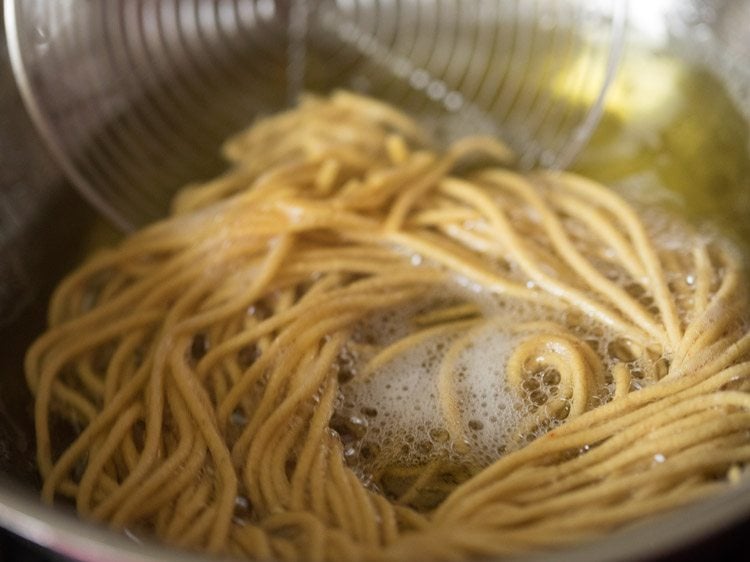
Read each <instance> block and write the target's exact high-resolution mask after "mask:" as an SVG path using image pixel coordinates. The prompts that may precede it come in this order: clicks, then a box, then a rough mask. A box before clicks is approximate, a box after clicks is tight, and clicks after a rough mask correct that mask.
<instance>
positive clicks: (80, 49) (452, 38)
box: [5, 0, 626, 229]
mask: <svg viewBox="0 0 750 562" xmlns="http://www.w3.org/2000/svg"><path fill="white" fill-rule="evenodd" d="M625 1H626V0H622V1H617V0H613V1H610V2H585V1H581V0H579V1H565V2H563V1H560V0H538V1H536V0H307V1H305V0H298V1H294V0H89V1H85V2H84V1H81V0H15V1H13V0H8V1H6V2H5V23H6V33H7V37H8V42H9V48H10V52H11V57H12V60H13V65H14V70H15V72H16V76H17V79H18V82H19V85H20V88H21V90H22V93H23V96H24V98H25V101H26V104H27V106H28V108H29V110H30V113H31V115H32V118H33V119H34V121H35V122H36V124H37V126H38V128H39V129H40V131H41V134H42V136H43V137H44V139H45V141H46V142H47V143H48V145H49V146H50V148H51V150H52V152H53V153H54V154H55V156H56V157H57V159H58V160H59V162H60V163H61V164H62V166H63V167H64V168H65V170H66V172H67V174H68V176H69V177H70V178H71V180H72V181H73V183H74V184H75V185H76V186H77V187H78V188H79V189H81V190H82V192H83V193H84V194H85V195H86V196H87V197H88V198H89V199H90V200H91V201H92V202H94V203H95V204H96V205H97V206H98V208H99V209H100V210H101V211H102V212H103V213H104V214H106V215H107V216H108V217H109V218H110V219H112V220H113V221H114V222H115V223H116V224H118V225H119V226H120V227H122V228H125V229H129V228H133V227H137V226H139V225H142V224H144V223H146V222H149V221H151V220H153V219H155V218H158V217H159V216H161V215H163V214H164V213H165V212H166V210H167V209H168V205H169V200H170V198H171V196H172V194H173V193H174V191H175V190H176V189H178V188H179V187H180V186H181V185H183V184H184V183H185V182H187V181H190V180H192V179H196V178H202V177H208V176H209V175H211V174H214V173H216V172H217V171H218V170H219V169H221V166H222V163H221V162H220V161H219V158H218V156H217V154H218V151H217V147H218V145H219V144H220V142H221V141H222V140H223V139H224V138H226V137H227V136H228V135H230V134H231V133H233V132H235V131H237V130H239V129H241V128H243V127H244V126H246V125H247V124H249V123H250V122H251V121H252V120H253V119H254V118H256V117H258V116H260V115H265V114H269V113H272V112H274V111H278V110H280V109H283V108H284V107H286V106H288V105H289V104H291V103H292V102H293V101H294V100H295V99H296V97H297V96H298V94H299V93H300V92H302V91H313V92H327V91H330V90H332V89H335V88H349V89H353V90H356V91H361V92H364V93H368V94H370V95H374V96H377V97H379V98H381V99H383V100H385V101H387V102H390V103H393V104H394V105H396V106H398V107H401V108H403V109H405V110H407V111H409V112H410V113H412V114H414V115H416V116H417V117H418V118H420V119H421V120H422V121H423V122H424V123H425V124H426V125H427V126H428V127H430V128H432V129H434V130H435V132H436V133H437V134H438V135H439V138H444V139H446V140H449V139H450V138H452V137H456V136H460V135H462V134H466V133H477V132H479V133H490V134H498V135H500V136H501V137H503V138H504V139H505V140H506V141H507V142H509V143H510V144H511V145H512V146H513V147H514V148H516V149H517V150H518V151H519V153H520V154H521V155H522V162H523V163H524V164H525V165H527V166H531V165H542V166H549V167H564V166H566V165H567V164H569V163H570V161H571V160H572V159H573V158H574V156H575V154H576V153H577V152H578V151H579V150H580V148H581V147H582V146H583V144H584V143H585V142H586V140H587V139H588V137H589V135H590V133H591V131H592V130H593V128H594V126H595V125H596V121H597V119H598V116H599V113H600V111H601V102H602V99H603V96H604V94H605V92H606V89H607V85H608V84H609V82H610V81H611V79H612V76H613V74H614V72H615V69H616V66H617V61H618V56H619V51H620V47H621V45H622V42H623V35H624V29H625V21H626V6H625Z"/></svg>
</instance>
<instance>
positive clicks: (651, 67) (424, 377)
mask: <svg viewBox="0 0 750 562" xmlns="http://www.w3.org/2000/svg"><path fill="white" fill-rule="evenodd" d="M569 101H570V103H571V104H588V103H590V102H591V100H589V99H584V98H578V99H574V100H569ZM749 147H750V134H749V132H748V126H747V123H746V120H745V118H744V116H743V115H742V114H741V113H740V112H739V111H738V110H737V108H736V107H735V105H734V103H733V101H732V100H731V99H730V96H729V94H728V93H727V91H726V90H725V89H724V88H723V86H722V85H721V83H720V82H719V81H718V80H717V79H716V78H714V77H713V76H712V75H711V74H710V73H709V72H707V71H705V70H702V69H699V68H695V67H691V66H689V65H687V64H685V63H684V62H681V61H680V60H678V59H676V58H674V57H671V56H668V55H659V54H654V53H648V52H643V51H638V50H634V51H631V52H629V53H627V54H626V56H625V58H624V60H623V63H622V67H621V69H620V73H619V75H618V77H617V79H616V81H615V82H614V84H613V86H612V90H611V92H610V95H609V97H608V98H607V103H606V106H605V109H604V113H603V116H602V119H601V122H600V124H599V126H598V128H597V130H596V131H595V133H594V135H593V137H592V139H591V140H590V142H589V144H588V145H587V147H586V149H585V150H584V151H583V152H582V153H581V155H580V156H579V158H578V159H577V161H576V163H575V165H574V166H573V170H574V171H575V172H578V173H581V174H582V175H585V176H588V177H591V178H593V179H595V180H598V181H600V182H602V183H605V184H608V185H611V186H612V187H613V188H614V189H616V190H618V191H620V192H622V193H623V194H624V195H625V196H626V198H628V199H629V200H631V201H633V202H634V203H635V204H636V205H637V206H638V207H640V208H643V209H646V211H645V215H648V216H645V217H644V220H646V222H647V223H651V224H650V227H651V228H653V229H655V230H659V229H662V230H665V231H667V232H666V234H664V233H662V234H661V235H660V236H662V237H665V236H666V237H670V235H669V232H668V231H669V230H670V228H666V227H665V228H662V227H664V225H662V226H659V225H658V224H657V223H658V221H659V220H660V219H658V216H659V215H660V212H656V213H654V214H651V213H650V212H649V211H648V208H650V207H656V208H658V209H665V208H666V209H667V211H668V212H669V213H673V214H675V215H677V216H683V217H686V218H687V219H688V220H690V221H691V222H692V223H694V224H695V225H698V228H699V229H702V230H703V231H704V232H705V233H714V232H716V231H720V232H721V233H722V234H723V235H724V236H727V237H729V238H730V239H732V240H734V241H735V242H736V244H737V245H738V246H739V247H740V248H741V249H742V250H744V251H745V253H747V252H748V251H750V222H748V221H747V217H750V156H749ZM649 217H650V218H649ZM667 227H668V224H667ZM678 231H679V229H678ZM707 235H708V237H709V238H711V237H712V236H713V235H712V234H707ZM704 236H705V234H704ZM704 239H705V238H704ZM662 242H665V241H664V240H662ZM665 243H667V244H674V243H680V241H679V240H668V241H666V242H665ZM682 243H684V241H683V242H682ZM636 296H637V295H636ZM644 304H647V303H644ZM495 312H497V311H495ZM399 314H400V317H394V318H390V319H385V320H381V326H380V330H381V331H380V332H379V333H380V334H381V335H380V336H378V337H381V338H382V334H383V333H384V332H385V333H389V334H390V335H387V336H386V339H385V340H383V339H381V340H380V341H377V340H378V337H375V338H374V339H373V338H371V341H370V343H375V344H379V345H381V346H382V345H385V344H387V343H388V341H389V340H393V339H394V338H396V337H398V336H399V333H400V335H401V336H403V330H404V325H405V324H408V322H406V320H408V319H406V318H404V317H403V316H404V314H405V313H404V311H401V312H400V313H399ZM482 314H485V315H487V314H488V312H487V309H486V307H485V308H484V310H483V312H482ZM397 316H399V315H397ZM522 316H523V315H522ZM370 329H372V326H370ZM376 331H377V330H376ZM579 335H580V337H581V338H582V339H584V340H585V341H587V343H588V345H590V346H592V347H593V348H594V349H595V351H597V353H598V354H599V356H600V357H602V358H603V359H604V360H605V363H611V361H613V360H620V361H625V362H627V363H628V364H629V365H630V366H631V368H632V369H633V380H632V382H631V391H633V390H638V389H640V388H641V387H642V385H643V384H645V383H644V382H643V381H641V380H640V379H639V374H640V373H641V371H640V368H639V364H638V361H639V359H638V357H636V356H635V355H633V352H632V348H630V347H629V346H628V342H623V341H621V340H618V339H617V338H611V337H609V336H608V335H607V334H602V333H601V332H598V333H597V331H596V329H595V328H592V327H591V326H588V327H587V326H583V327H581V329H580V334H579ZM495 336H496V337H495V339H494V340H488V341H478V342H477V343H476V344H475V346H474V353H473V358H472V359H471V360H470V361H469V363H470V365H471V367H470V369H469V370H468V371H469V372H472V371H473V372H474V373H475V374H476V373H479V372H481V373H483V375H481V376H479V377H478V378H476V380H475V381H473V382H472V381H471V375H470V376H468V377H467V376H466V374H464V376H463V379H464V380H463V381H462V382H463V383H464V385H465V386H464V388H463V390H459V391H458V392H459V394H461V395H460V396H459V397H458V398H459V400H461V401H463V403H464V413H466V414H467V415H466V417H465V419H464V423H465V429H466V439H467V442H468V444H469V450H470V452H469V454H467V453H466V451H465V450H461V451H459V450H457V449H456V448H455V444H453V443H452V442H451V439H450V436H449V434H448V432H447V430H446V427H445V425H444V424H443V423H442V422H441V419H440V413H439V406H438V404H437V402H438V399H437V397H436V394H435V392H436V391H435V373H436V370H437V369H438V368H439V363H440V359H441V357H442V354H443V353H444V350H445V349H446V348H447V346H449V345H450V344H451V343H452V341H454V339H455V337H456V336H455V335H454V336H442V337H441V338H434V339H432V340H430V341H427V342H423V343H422V344H420V346H417V347H416V348H415V349H414V351H413V353H410V354H408V355H407V356H404V357H401V358H398V359H395V360H394V361H393V362H391V363H390V364H389V365H386V366H385V367H384V368H383V369H381V370H380V371H379V372H378V373H376V375H377V376H378V377H381V379H380V381H379V382H372V381H370V382H368V383H366V384H362V385H360V384H359V383H357V382H355V383H354V384H352V383H351V382H350V380H351V379H348V380H347V383H346V384H344V386H343V388H344V390H343V395H342V399H341V403H340V404H339V409H338V412H339V414H338V416H337V418H336V419H335V420H334V422H333V425H334V426H335V429H337V430H338V431H339V432H340V433H341V434H342V435H345V436H346V437H345V440H346V441H347V442H346V447H345V451H346V453H347V458H348V461H349V463H350V466H351V467H352V468H353V469H354V470H355V471H357V473H358V474H359V476H360V477H361V478H362V479H363V480H364V481H365V482H367V483H369V484H370V485H371V486H372V487H373V488H374V489H376V490H378V491H379V492H381V493H384V494H385V495H386V496H388V497H389V498H390V499H392V500H394V501H400V502H401V503H405V504H407V505H411V506H412V507H415V508H417V509H420V510H429V509H432V508H433V507H435V506H436V505H437V504H439V503H440V502H441V501H442V499H444V498H445V497H446V496H447V495H448V494H449V493H450V492H451V491H452V490H453V489H455V487H456V486H458V485H459V484H461V483H462V482H463V481H465V480H466V479H468V478H470V477H471V476H472V475H473V474H475V473H477V472H478V471H480V470H482V469H483V468H484V467H485V466H487V465H489V464H491V463H492V462H494V461H495V460H496V459H498V458H500V457H502V456H503V455H504V454H506V453H507V452H509V451H511V450H513V449H515V448H518V447H520V446H522V445H523V444H524V443H525V442H528V439H529V438H533V437H534V435H518V434H517V433H516V427H517V425H518V423H519V421H520V420H521V419H522V418H523V416H524V415H525V414H527V413H528V412H527V411H526V409H527V408H528V404H529V403H533V402H534V399H535V398H536V399H537V400H539V401H540V403H539V404H538V405H543V403H544V400H545V397H544V396H541V394H540V391H541V390H542V389H544V387H545V384H543V383H541V382H540V381H535V379H533V378H530V379H529V380H528V381H527V385H526V387H525V388H524V389H522V392H525V395H522V394H519V392H518V391H517V390H514V389H510V388H508V387H507V385H506V384H505V383H504V382H503V381H504V373H503V368H504V364H505V361H506V360H507V355H508V354H509V353H510V350H511V349H512V347H513V345H514V341H513V339H512V338H510V337H506V336H507V335H506V336H504V337H499V336H502V334H497V333H496V334H495ZM641 351H642V352H643V354H644V357H645V356H646V355H649V356H650V357H649V358H648V360H649V361H652V362H653V364H654V365H655V368H656V369H657V370H658V369H661V370H665V369H668V365H669V362H668V359H667V358H664V357H660V353H661V351H660V350H658V349H657V350H653V349H650V350H641ZM350 359H351V358H350ZM356 364H357V361H354V362H353V364H352V365H354V371H356ZM608 366H609V365H608ZM350 375H351V373H350ZM546 376H547V377H548V378H550V379H551V377H552V376H554V373H552V374H547V375H546ZM354 377H355V381H356V373H355V374H354ZM467 379H468V380H467ZM608 380H609V381H610V383H609V385H608V388H607V389H606V392H605V394H604V395H603V396H602V397H601V398H600V400H601V401H607V400H608V399H609V398H610V397H611V396H612V393H613V391H614V388H613V386H612V384H611V377H610V378H609V379H608ZM477 382H479V384H475V383H477ZM546 382H547V383H549V382H550V380H548V381H546ZM467 383H468V384H467ZM535 384H536V386H535ZM358 386H359V387H360V388H358ZM472 386H473V388H472ZM546 386H549V385H546ZM547 392H549V391H548V390H547ZM535 393H536V394H535ZM389 404H390V405H389ZM467 404H468V405H470V407H467ZM490 411H492V413H488V412H490ZM559 421H562V420H559ZM545 429H549V428H541V430H540V431H542V432H543V431H544V430H545Z"/></svg>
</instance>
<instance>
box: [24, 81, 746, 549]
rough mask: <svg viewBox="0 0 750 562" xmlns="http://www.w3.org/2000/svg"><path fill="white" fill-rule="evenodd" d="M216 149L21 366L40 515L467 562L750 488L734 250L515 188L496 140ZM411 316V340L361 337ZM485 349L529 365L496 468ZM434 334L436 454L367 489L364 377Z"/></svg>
mask: <svg viewBox="0 0 750 562" xmlns="http://www.w3.org/2000/svg"><path fill="white" fill-rule="evenodd" d="M224 153H225V155H226V156H227V157H228V159H229V160H230V161H231V163H232V167H231V168H230V169H229V170H228V171H227V172H226V173H225V174H223V175H222V176H221V177H219V178H217V179H214V180H212V181H209V182H207V183H205V184H196V185H192V186H189V187H187V188H185V189H184V190H183V191H182V192H181V193H180V194H179V196H178V197H177V198H176V200H175V204H174V213H173V215H172V216H170V217H169V218H167V219H165V220H163V221H161V222H159V223H157V224H154V225H153V226H151V227H148V228H146V229H144V230H143V231H141V232H139V233H137V234H135V235H133V236H131V237H130V238H128V239H127V240H125V241H124V242H123V243H122V244H120V245H119V246H118V247H117V248H114V249H109V250H105V251H102V252H100V253H99V254H97V255H96V256H93V257H92V258H91V259H90V260H89V261H87V262H86V263H85V264H84V265H83V266H81V267H80V268H79V269H78V270H77V271H75V272H73V273H72V274H71V275H70V276H69V277H68V278H67V279H66V280H64V281H63V282H62V284H61V285H60V286H59V288H58V289H57V291H56V293H55V295H54V298H53V300H52V302H51V304H50V309H49V329H48V330H47V332H46V333H45V334H43V335H42V336H41V337H40V338H39V339H38V341H37V342H36V343H35V344H34V345H33V347H32V348H31V349H30V350H29V352H28V355H27V360H26V377H27V381H28V384H29V387H30V388H31V390H32V391H33V392H34V394H35V397H36V409H35V417H36V418H35V419H36V431H37V454H38V463H39V470H40V472H41V474H42V476H43V478H44V487H43V490H42V495H43V498H44V499H45V501H48V502H52V501H53V500H54V499H55V498H59V497H67V498H69V499H70V500H72V501H73V502H75V504H76V506H77V508H78V511H79V512H80V514H81V515H82V516H84V517H87V518H92V519H96V520H101V521H105V522H107V523H109V524H110V525H112V526H113V527H116V528H124V527H127V528H129V529H130V530H131V531H132V532H136V533H141V534H144V535H148V534H155V535H156V536H157V537H158V538H160V539H161V540H164V541H166V542H168V543H171V544H174V545H178V546H183V547H186V548H191V549H198V550H205V551H208V552H213V553H224V554H232V555H237V556H245V557H247V558H253V559H268V558H277V559H282V560H302V559H305V560H321V561H323V560H401V559H412V558H414V557H418V558H420V559H425V558H426V557H428V558H434V559H445V560H449V559H450V560H453V559H464V558H470V557H473V556H483V555H502V554H510V553H517V552H523V551H528V550H533V549H537V548H553V547H562V546H565V545H568V544H571V543H574V542H576V541H579V540H584V539H589V538H591V537H594V536H597V535H599V534H602V533H605V532H607V531H609V530H611V529H614V528H617V527H619V526H621V525H624V524H627V523H629V522H632V521H635V520H637V519H640V518H642V517H645V516H647V515H650V514H653V513H657V512H661V511H664V510H668V509H671V508H674V507H676V506H679V505H682V504H684V503H686V502H689V501H693V500H695V499H697V498H700V497H703V496H704V495H706V494H707V493H710V492H712V491H714V490H716V489H718V488H722V487H723V486H725V485H727V484H726V483H725V482H726V481H727V480H731V481H736V480H737V479H738V478H739V474H740V470H741V467H743V466H744V465H745V464H746V463H747V462H748V459H750V438H748V435H750V395H749V394H748V393H747V392H748V390H749V389H750V334H748V317H749V316H748V301H747V290H746V287H747V284H746V280H745V279H744V277H743V275H742V271H741V267H740V263H739V261H738V259H737V257H736V256H735V254H734V253H733V251H732V249H731V248H729V247H728V246H727V245H726V244H724V243H723V242H722V241H721V240H719V239H717V238H715V237H713V238H711V237H708V236H706V235H701V234H698V233H696V232H694V231H693V230H691V229H690V228H689V227H688V226H686V225H685V224H683V223H682V222H681V221H680V220H679V219H676V218H674V217H670V216H668V215H666V214H665V213H663V212H662V213H658V212H655V211H648V212H644V210H643V209H641V208H637V207H636V206H634V204H631V203H629V202H627V201H626V200H625V199H623V198H622V197H621V196H620V195H618V194H617V193H615V192H614V191H611V190H609V189H607V188H605V187H603V186H601V185H598V184H596V183H594V182H592V181H589V180H586V179H584V178H580V177H577V176H575V175H572V174H560V173H549V172H537V173H531V174H528V175H521V174H519V173H517V172H514V171H512V170H511V169H510V168H509V167H508V166H509V165H510V164H511V163H512V156H511V154H510V152H509V151H508V150H507V149H506V148H505V147H504V146H503V145H502V144H501V143H498V142H496V141H493V140H491V139H486V138H472V139H464V140H462V141H460V142H459V143H457V144H456V145H454V146H453V147H450V148H449V149H448V150H446V151H444V152H441V151H440V150H438V149H437V148H436V146H435V145H434V144H433V143H432V141H431V140H430V139H429V137H428V135H427V134H425V133H424V132H423V131H422V130H421V129H420V127H419V126H417V125H416V124H415V123H414V122H413V121H412V120H411V119H409V118H408V117H407V116H405V115H402V114H401V113H399V112H398V111H396V110H395V109H394V108H391V107H389V106H386V105H384V104H382V103H379V102H376V101H374V100H370V99H367V98H363V97H359V96H356V95H353V94H349V93H345V92H341V93H337V94H334V95H333V96H332V97H330V98H329V99H319V98H314V97H309V98H306V99H304V100H303V102H302V103H301V105H300V107H299V108H297V109H294V110H292V111H289V112H287V113H284V114H282V115H278V116H274V117H271V118H268V119H266V120H264V121H261V122H259V123H257V124H256V125H254V126H253V127H251V128H249V129H248V130H247V131H245V132H243V133H241V134H240V135H238V136H237V137H235V138H233V139H231V140H230V141H229V142H228V143H227V144H226V146H225V149H224ZM644 217H646V218H645V219H644ZM648 217H650V218H648ZM676 240H678V241H679V242H680V243H679V244H676V243H675V241H676ZM466 287H469V289H467V288H466ZM440 295H442V297H441V296H440ZM445 295H448V296H449V297H450V298H447V300H446V297H445ZM441 299H442V300H441ZM415 303H416V304H415ZM488 303H489V304H488ZM427 305H429V306H427ZM415 306H416V308H417V310H416V312H414V313H413V314H412V315H411V317H409V318H407V319H406V323H407V324H408V326H405V327H404V329H403V330H402V332H403V333H401V335H399V336H398V337H396V338H395V339H392V340H391V341H385V342H384V341H374V340H368V339H367V338H365V337H363V333H364V332H363V329H364V328H363V326H367V323H368V322H369V321H371V319H372V318H373V317H377V316H378V315H381V314H384V313H387V312H388V311H398V310H413V309H414V307H415ZM410 307H411V308H410ZM519 311H520V312H519ZM365 331H366V330H365ZM487 334H491V335H492V337H498V338H505V339H506V340H507V341H509V342H511V344H512V346H511V347H512V349H511V352H510V353H509V355H508V357H507V358H506V361H505V363H504V364H503V365H502V367H503V374H502V376H501V379H502V380H499V381H498V384H499V385H501V386H502V384H505V385H506V386H507V391H508V392H510V393H512V394H513V397H514V400H515V402H514V403H515V404H517V405H518V407H519V415H518V416H517V422H516V426H515V427H513V428H511V431H510V434H509V437H508V439H507V443H506V444H505V446H504V450H505V452H504V454H501V452H498V453H497V455H495V458H493V459H491V460H490V461H489V462H485V463H484V464H483V465H477V464H476V462H474V461H468V460H466V459H467V458H468V457H467V455H469V456H470V454H471V448H472V441H471V437H470V433H471V425H470V422H469V420H467V419H466V416H465V415H464V411H465V409H466V406H467V405H466V404H465V403H464V401H465V399H466V397H465V396H464V395H462V394H461V392H460V391H459V388H458V387H459V384H460V380H459V379H460V376H459V374H460V373H459V371H460V369H459V365H460V364H461V362H462V361H464V359H465V358H466V357H467V356H469V355H471V353H472V352H473V350H474V347H475V345H478V344H477V343H476V342H477V341H480V340H481V339H482V338H483V337H486V335H487ZM430 341H441V342H443V344H445V345H444V348H445V349H444V352H443V354H442V355H441V357H440V361H438V366H437V367H436V369H435V371H434V373H432V374H431V376H430V377H428V378H427V380H424V381H422V382H421V383H420V384H421V385H422V390H423V391H425V392H429V391H433V392H435V394H436V396H437V397H438V402H439V412H440V413H441V418H440V419H441V421H440V427H438V428H433V429H436V430H438V431H437V433H436V435H438V436H440V438H439V439H438V438H436V439H437V441H435V442H436V443H437V442H438V441H439V442H440V443H442V445H441V446H442V449H440V450H439V451H438V452H435V453H434V454H433V456H432V457H430V458H428V459H426V460H424V459H423V461H424V462H420V463H409V462H402V463H401V464H399V462H397V461H398V459H378V463H379V464H378V465H377V468H376V469H372V470H371V472H370V473H369V474H368V473H367V466H368V465H367V464H366V463H365V464H361V463H360V464H358V463H359V461H360V460H361V459H359V460H358V457H357V455H356V454H355V455H354V456H352V451H355V452H356V450H355V449H352V443H351V440H352V439H355V440H356V437H357V436H356V435H348V434H346V431H345V429H342V428H341V427H340V426H339V425H337V422H336V420H337V419H338V417H340V416H341V415H342V412H341V409H342V408H343V406H342V404H343V402H345V400H344V398H342V397H343V396H346V389H347V388H349V386H347V385H351V384H370V381H372V383H373V384H374V383H375V382H377V380H378V378H379V377H383V376H384V375H383V369H384V368H386V367H388V366H389V365H392V364H394V362H395V361H397V360H398V359H399V357H402V356H405V355H408V354H409V353H411V352H412V351H413V350H414V349H416V348H418V347H419V346H420V345H424V344H425V342H430ZM352 361H353V362H354V363H353V365H354V368H353V367H352V364H350V363H352ZM352 381H353V382H352ZM371 415H375V413H374V412H373V413H371ZM66 425H67V426H72V427H73V429H75V430H76V435H77V436H76V437H75V438H74V439H73V440H72V442H70V443H64V444H62V446H61V445H60V444H59V443H58V439H57V437H56V432H57V431H58V430H59V428H60V427H63V426H66ZM359 446H361V443H360V444H359ZM436 450H437V449H436ZM363 451H364V449H360V450H359V453H357V454H359V455H360V456H361V455H364V452H363ZM363 467H364V468H363ZM446 475H447V476H446ZM387 478H395V479H396V480H397V481H399V482H402V483H405V484H403V486H402V487H401V488H400V489H399V490H397V491H396V490H392V489H389V488H388V486H387V485H386V484H387V483H386V479H387ZM441 478H442V480H441ZM446 478H447V479H446ZM430 494H432V495H430ZM435 494H438V496H439V498H440V501H437V502H434V501H433V503H432V504H430V503H429V502H428V501H427V500H428V499H429V498H430V497H432V498H433V499H434V497H436V496H435Z"/></svg>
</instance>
